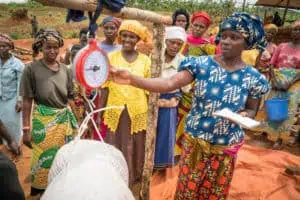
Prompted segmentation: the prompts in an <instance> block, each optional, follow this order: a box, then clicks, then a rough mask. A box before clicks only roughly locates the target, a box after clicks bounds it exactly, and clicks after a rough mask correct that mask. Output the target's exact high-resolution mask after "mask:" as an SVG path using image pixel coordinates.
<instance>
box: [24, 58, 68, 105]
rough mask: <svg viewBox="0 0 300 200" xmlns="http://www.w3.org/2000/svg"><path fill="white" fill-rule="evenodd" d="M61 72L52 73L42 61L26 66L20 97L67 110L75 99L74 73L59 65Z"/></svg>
mask: <svg viewBox="0 0 300 200" xmlns="http://www.w3.org/2000/svg"><path fill="white" fill-rule="evenodd" d="M59 66H60V67H59V71H57V72H56V71H52V70H51V69H49V68H48V67H47V66H46V64H45V63H44V62H43V61H42V60H38V61H34V62H32V63H30V64H28V65H26V67H25V69H24V71H23V74H22V79H21V84H20V85H21V86H20V96H23V97H27V98H34V101H35V103H37V104H42V105H46V106H49V107H53V108H65V107H66V106H67V104H68V99H73V83H72V73H71V71H70V70H69V69H68V68H67V67H66V66H65V65H64V64H61V63H60V64H59Z"/></svg>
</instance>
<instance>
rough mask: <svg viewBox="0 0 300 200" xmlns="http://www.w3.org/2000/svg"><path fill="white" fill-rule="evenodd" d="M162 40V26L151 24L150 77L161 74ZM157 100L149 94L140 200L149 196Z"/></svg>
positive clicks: (147, 199) (156, 94)
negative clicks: (152, 46) (152, 45)
mask: <svg viewBox="0 0 300 200" xmlns="http://www.w3.org/2000/svg"><path fill="white" fill-rule="evenodd" d="M163 38H164V26H163V25H162V24H153V44H154V48H153V52H152V57H151V58H152V66H151V76H152V77H159V76H160V74H161V68H162V63H163V60H162V58H163V57H164V56H163V53H164V49H163V42H162V41H164V40H163ZM158 98H159V94H158V93H152V92H151V93H150V97H149V108H148V126H147V133H146V145H145V164H144V171H143V178H142V188H141V192H140V199H142V200H149V199H150V197H149V196H150V195H149V191H150V179H151V176H152V172H153V165H154V152H155V142H156V127H157V115H158V107H157V101H158Z"/></svg>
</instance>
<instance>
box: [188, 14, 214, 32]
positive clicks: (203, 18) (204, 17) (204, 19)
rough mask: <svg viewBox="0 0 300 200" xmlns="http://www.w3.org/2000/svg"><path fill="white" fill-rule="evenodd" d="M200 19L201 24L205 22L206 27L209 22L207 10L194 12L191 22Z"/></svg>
mask: <svg viewBox="0 0 300 200" xmlns="http://www.w3.org/2000/svg"><path fill="white" fill-rule="evenodd" d="M196 20H198V21H201V22H202V23H203V24H205V26H206V27H207V28H208V27H209V25H210V24H211V18H210V16H209V14H208V13H207V12H204V11H197V12H194V13H193V15H192V20H191V21H192V23H194V21H196Z"/></svg>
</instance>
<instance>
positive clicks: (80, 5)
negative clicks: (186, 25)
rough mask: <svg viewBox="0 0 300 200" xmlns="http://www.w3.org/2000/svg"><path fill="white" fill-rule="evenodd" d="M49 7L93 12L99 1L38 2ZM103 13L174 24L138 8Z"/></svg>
mask: <svg viewBox="0 0 300 200" xmlns="http://www.w3.org/2000/svg"><path fill="white" fill-rule="evenodd" d="M36 1H38V2H40V3H42V4H44V5H47V6H54V7H60V8H70V9H74V10H83V11H92V12H94V11H95V10H96V8H97V2H98V1H97V0H36ZM103 13H104V14H107V15H112V16H115V17H119V18H123V19H135V20H140V21H148V22H152V23H158V24H160V23H161V24H166V25H171V24H172V18H171V17H170V16H164V15H160V14H157V13H155V12H152V11H148V10H141V9H137V8H127V7H124V8H123V9H122V10H121V11H120V12H118V13H116V12H112V11H110V10H108V9H106V8H104V9H103Z"/></svg>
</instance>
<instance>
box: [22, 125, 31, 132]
mask: <svg viewBox="0 0 300 200" xmlns="http://www.w3.org/2000/svg"><path fill="white" fill-rule="evenodd" d="M22 130H23V131H27V130H30V126H24V127H23V128H22Z"/></svg>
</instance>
